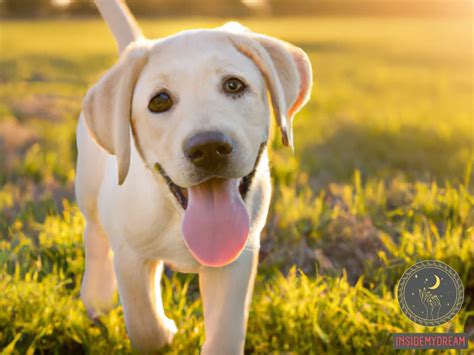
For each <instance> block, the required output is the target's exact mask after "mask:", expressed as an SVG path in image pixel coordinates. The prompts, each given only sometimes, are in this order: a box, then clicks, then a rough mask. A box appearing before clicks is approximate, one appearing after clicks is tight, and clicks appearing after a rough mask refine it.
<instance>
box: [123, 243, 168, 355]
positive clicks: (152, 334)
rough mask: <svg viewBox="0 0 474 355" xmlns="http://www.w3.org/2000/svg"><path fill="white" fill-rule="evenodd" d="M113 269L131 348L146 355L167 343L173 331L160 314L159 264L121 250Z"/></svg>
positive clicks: (161, 265)
mask: <svg viewBox="0 0 474 355" xmlns="http://www.w3.org/2000/svg"><path fill="white" fill-rule="evenodd" d="M114 265H115V272H116V275H117V283H118V288H119V296H120V301H121V303H122V307H123V313H124V317H125V325H126V327H127V333H128V336H129V338H130V341H131V343H132V346H133V347H134V348H135V349H137V350H139V351H141V352H145V353H149V352H154V351H156V350H157V349H159V348H161V347H162V346H164V345H166V344H169V343H171V341H172V339H173V336H174V334H175V333H176V331H177V329H176V325H175V323H174V322H173V321H172V320H171V319H169V318H167V317H166V316H165V312H164V310H163V303H162V300H161V289H160V280H161V273H162V271H163V262H158V261H150V260H144V259H142V258H140V257H138V256H137V255H135V254H134V253H133V252H132V251H130V250H121V251H119V252H118V253H116V254H115V255H114Z"/></svg>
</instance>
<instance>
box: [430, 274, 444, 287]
mask: <svg viewBox="0 0 474 355" xmlns="http://www.w3.org/2000/svg"><path fill="white" fill-rule="evenodd" d="M434 277H435V280H436V281H435V283H434V285H433V286H431V287H428V288H429V289H430V290H436V289H437V288H438V287H439V284H440V283H441V281H440V279H439V277H438V275H436V274H435V275H434Z"/></svg>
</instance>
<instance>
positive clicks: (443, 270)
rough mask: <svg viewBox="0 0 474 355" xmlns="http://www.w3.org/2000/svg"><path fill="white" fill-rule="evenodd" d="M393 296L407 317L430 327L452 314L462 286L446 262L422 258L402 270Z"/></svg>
mask: <svg viewBox="0 0 474 355" xmlns="http://www.w3.org/2000/svg"><path fill="white" fill-rule="evenodd" d="M397 298H398V304H399V305H400V308H401V309H402V312H403V313H404V314H405V315H406V316H407V317H408V318H409V319H410V320H412V321H413V322H415V323H417V324H420V325H424V326H429V327H434V326H437V325H440V324H444V323H446V322H449V321H450V320H451V319H453V318H454V317H455V316H456V314H457V313H458V312H459V310H460V309H461V307H462V304H463V301H464V287H463V284H462V281H461V278H460V277H459V275H458V274H457V273H456V271H454V270H453V269H452V268H451V267H450V266H449V265H447V264H445V263H443V262H441V261H436V260H426V261H420V262H417V263H416V264H414V265H412V266H411V267H410V268H409V269H408V270H406V271H405V273H404V274H403V276H402V278H401V279H400V281H399V283H398V291H397Z"/></svg>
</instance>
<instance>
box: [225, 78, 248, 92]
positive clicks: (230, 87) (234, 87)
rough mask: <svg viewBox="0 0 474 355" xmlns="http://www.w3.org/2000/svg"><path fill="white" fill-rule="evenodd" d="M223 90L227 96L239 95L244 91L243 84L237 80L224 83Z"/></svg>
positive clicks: (232, 79)
mask: <svg viewBox="0 0 474 355" xmlns="http://www.w3.org/2000/svg"><path fill="white" fill-rule="evenodd" d="M223 89H224V92H225V93H227V94H239V93H241V92H242V91H244V90H245V84H244V83H243V82H241V81H240V80H239V79H237V78H230V79H228V80H226V81H225V82H224V85H223Z"/></svg>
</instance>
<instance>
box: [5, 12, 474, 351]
mask: <svg viewBox="0 0 474 355" xmlns="http://www.w3.org/2000/svg"><path fill="white" fill-rule="evenodd" d="M140 23H141V25H142V26H143V28H144V32H145V34H147V35H148V36H150V37H156V36H163V35H166V34H171V33H174V32H176V31H179V30H182V29H185V28H195V27H213V26H218V25H220V24H221V23H222V21H220V20H195V19H187V20H176V21H172V20H156V21H151V20H147V21H141V22H140ZM243 23H244V25H247V26H248V27H250V28H251V29H253V30H255V31H259V32H264V33H267V34H270V35H274V36H277V37H280V38H283V39H286V40H288V41H291V42H294V43H295V44H298V45H300V46H301V47H303V48H304V49H305V50H306V51H307V52H308V54H309V55H310V57H311V60H312V63H313V66H314V72H315V86H314V90H313V98H312V100H311V102H310V103H309V104H308V105H307V107H306V108H305V109H304V110H303V111H302V112H301V113H300V114H299V115H298V117H297V119H296V122H295V139H296V154H295V155H294V156H292V155H291V154H290V153H289V152H288V151H287V150H285V149H284V148H283V147H281V145H280V144H279V143H278V140H275V142H274V144H273V149H272V153H271V160H272V171H273V180H274V185H275V189H274V190H275V192H274V197H273V203H272V206H271V213H270V216H269V219H268V223H267V228H266V229H265V232H264V241H263V245H262V252H261V258H260V268H259V273H258V276H257V277H258V280H257V283H256V289H255V294H254V297H253V301H252V306H251V313H250V318H249V329H248V335H247V342H246V350H247V351H248V352H255V353H269V352H274V351H277V352H294V353H315V354H316V353H322V352H330V353H341V354H345V353H352V352H354V353H355V352H360V353H365V352H369V351H371V350H372V351H373V349H377V351H378V352H380V353H382V352H384V353H393V352H394V350H393V349H392V339H391V337H390V334H391V333H392V332H412V331H428V330H429V331H440V332H442V331H456V332H462V331H466V332H469V333H470V335H471V342H470V347H471V349H474V343H473V341H474V339H473V336H474V229H473V226H474V210H473V206H474V193H473V187H474V179H472V167H473V161H474V160H473V144H474V137H473V129H474V127H473V107H472V101H473V98H474V97H473V95H474V83H473V77H474V76H473V68H474V66H473V64H474V63H473V56H472V38H473V37H472V36H473V31H472V26H471V23H470V22H468V21H461V20H454V19H453V20H441V19H439V20H430V19H387V18H384V19H383V20H378V19H373V18H372V19H363V18H357V19H356V18H343V19H342V18H341V19H340V18H306V19H291V18H288V19H278V21H277V22H276V21H275V20H271V19H259V20H248V21H243ZM0 41H1V42H0V44H1V53H2V54H1V59H0V63H1V64H0V65H1V66H0V68H1V70H0V82H1V85H2V89H1V90H0V210H1V211H2V213H1V214H0V231H1V233H2V239H1V241H0V243H1V244H0V245H1V247H0V272H1V273H0V294H1V297H0V349H1V348H4V353H7V354H9V353H31V354H32V353H35V352H36V353H63V352H68V353H69V352H72V353H83V352H88V353H90V352H92V353H115V352H118V353H130V352H131V349H130V343H129V341H128V339H127V336H126V332H125V329H124V323H123V316H122V311H121V308H120V307H117V308H116V309H115V310H114V311H112V312H111V313H110V314H109V315H106V316H103V317H102V318H101V322H99V323H93V322H91V321H90V320H89V319H88V318H87V316H86V312H85V310H84V307H83V306H82V304H81V303H80V301H79V298H78V294H79V285H80V280H81V273H82V270H83V261H84V255H83V251H82V230H83V227H84V221H83V219H82V216H81V215H80V213H79V211H78V209H77V206H76V205H75V202H74V197H73V192H72V183H73V181H74V163H75V154H76V152H75V145H74V144H75V142H74V130H75V124H76V122H77V117H78V113H79V111H80V106H81V99H82V96H83V95H84V93H85V91H86V89H87V87H88V85H90V84H91V83H93V82H94V81H95V80H97V78H98V77H99V75H100V73H102V72H103V71H104V70H106V68H108V67H109V66H110V65H111V64H112V63H113V62H114V60H115V58H116V57H115V56H116V54H115V48H114V43H113V41H112V38H111V36H110V35H109V34H108V32H107V30H106V28H105V25H103V24H102V22H100V21H88V20H81V21H78V20H70V21H40V22H20V21H11V22H2V23H1V24H0ZM425 259H437V260H441V261H444V262H446V263H448V264H449V265H451V266H452V267H453V268H455V269H456V270H457V271H458V273H459V274H460V276H461V278H462V280H463V282H464V285H465V288H466V294H465V303H464V307H463V309H462V310H461V312H460V314H459V315H458V316H457V317H456V318H455V319H454V320H453V321H451V322H449V323H447V324H445V325H442V326H439V327H436V328H423V327H421V326H416V325H414V324H413V323H411V322H410V321H409V320H408V319H407V318H406V317H405V316H404V315H403V314H402V313H401V311H400V309H399V307H398V304H397V301H396V299H395V294H394V289H395V286H396V283H397V281H398V279H399V278H400V276H401V274H402V273H403V271H404V270H405V269H406V268H407V267H408V266H409V265H411V264H413V263H415V262H416V261H419V260H425ZM163 282H164V295H163V299H164V303H165V309H166V311H167V313H168V316H170V317H171V318H173V319H175V321H176V323H177V325H178V327H179V332H178V334H177V335H176V337H175V340H174V342H173V344H172V346H171V347H169V348H167V349H165V352H169V353H189V352H197V350H196V349H197V347H198V346H199V345H200V344H202V342H203V340H204V334H203V322H202V309H201V301H200V299H199V295H198V287H197V278H196V277H195V276H193V275H182V274H172V273H168V277H166V278H164V281H163Z"/></svg>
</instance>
